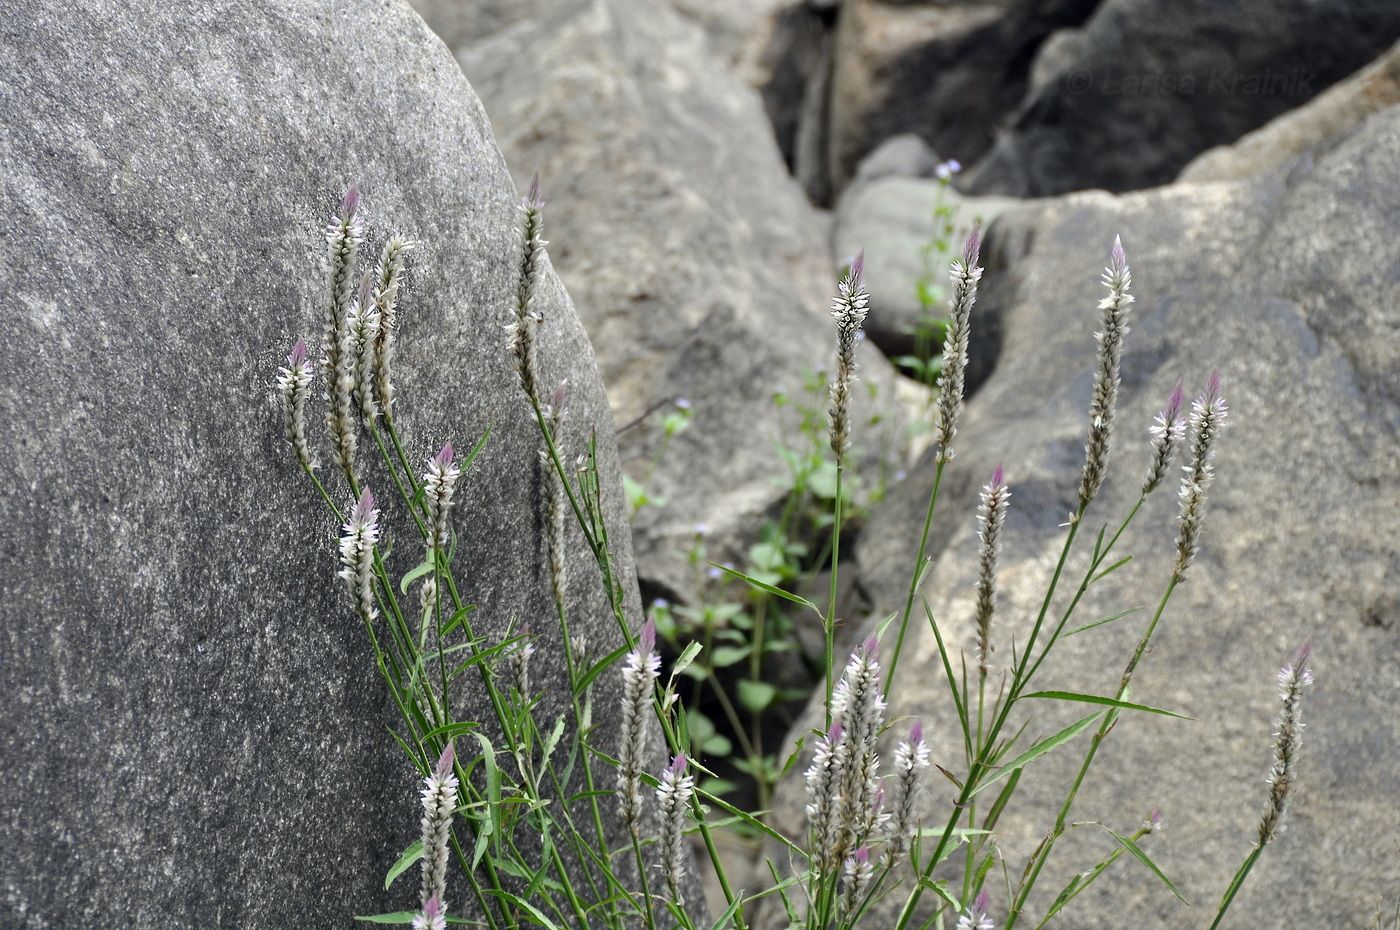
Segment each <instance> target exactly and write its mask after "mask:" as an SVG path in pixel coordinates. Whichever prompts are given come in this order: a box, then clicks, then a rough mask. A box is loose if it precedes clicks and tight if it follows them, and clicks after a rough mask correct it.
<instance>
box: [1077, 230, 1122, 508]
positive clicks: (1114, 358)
mask: <svg viewBox="0 0 1400 930" xmlns="http://www.w3.org/2000/svg"><path fill="white" fill-rule="evenodd" d="M1109 263H1110V264H1109V267H1107V268H1105V269H1104V271H1103V284H1104V286H1105V287H1107V288H1108V295H1107V296H1106V297H1104V298H1103V299H1102V300H1100V301H1099V310H1100V312H1101V314H1102V317H1101V321H1100V325H1101V326H1102V328H1101V329H1100V330H1099V331H1098V332H1096V333H1094V341H1095V342H1097V343H1098V346H1099V351H1098V367H1097V369H1096V370H1095V372H1094V389H1093V393H1092V395H1091V396H1090V399H1089V438H1088V439H1087V440H1086V441H1085V443H1084V471H1083V475H1082V477H1081V478H1080V482H1079V510H1080V511H1081V512H1082V511H1083V510H1084V509H1085V508H1086V507H1088V506H1089V502H1090V501H1092V500H1093V499H1094V496H1095V495H1097V494H1098V492H1099V488H1101V487H1102V486H1103V480H1104V477H1105V475H1106V474H1107V472H1108V447H1109V438H1110V437H1111V436H1112V433H1113V414H1114V412H1115V410H1116V408H1117V405H1118V384H1119V381H1120V379H1121V375H1122V366H1123V340H1124V339H1125V338H1126V337H1127V335H1128V313H1129V309H1130V308H1131V306H1132V303H1133V295H1132V294H1130V293H1128V288H1129V287H1130V286H1131V285H1132V280H1133V279H1132V274H1131V272H1130V271H1129V270H1128V257H1127V255H1126V254H1125V253H1124V252H1123V241H1122V240H1121V239H1119V238H1118V237H1114V240H1113V249H1112V252H1111V254H1110V256H1109Z"/></svg>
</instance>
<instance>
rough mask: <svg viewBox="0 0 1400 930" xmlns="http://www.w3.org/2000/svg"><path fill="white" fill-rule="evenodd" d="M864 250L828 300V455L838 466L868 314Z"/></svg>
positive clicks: (848, 428) (848, 430) (847, 439)
mask: <svg viewBox="0 0 1400 930" xmlns="http://www.w3.org/2000/svg"><path fill="white" fill-rule="evenodd" d="M864 279H865V250H863V249H862V250H861V251H860V252H859V253H857V254H856V257H855V258H854V259H853V260H852V261H851V267H850V268H849V269H848V270H847V271H846V273H845V274H843V275H842V276H841V280H840V281H839V282H837V285H836V296H834V297H832V298H831V317H832V319H834V320H835V321H836V377H835V378H834V379H833V380H832V382H831V387H830V392H829V393H830V395H831V406H830V408H829V410H828V421H829V423H828V431H829V433H830V437H831V451H832V452H833V453H835V455H836V458H837V461H838V462H839V461H840V460H841V459H842V458H843V457H844V456H845V455H846V451H847V449H849V448H850V444H851V441H850V435H851V422H850V400H851V382H852V381H854V380H855V376H856V345H857V344H858V343H859V342H860V339H859V338H858V337H859V336H860V328H861V327H862V326H863V325H865V317H866V314H867V313H869V312H870V294H869V293H868V292H867V291H866V289H865V280H864Z"/></svg>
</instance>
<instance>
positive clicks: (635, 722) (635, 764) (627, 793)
mask: <svg viewBox="0 0 1400 930" xmlns="http://www.w3.org/2000/svg"><path fill="white" fill-rule="evenodd" d="M660 675H661V656H659V655H657V652H656V622H655V621H654V620H652V619H651V618H650V617H648V618H647V621H646V623H644V624H642V632H641V634H640V635H639V636H638V637H637V645H636V648H634V649H633V650H632V651H631V652H629V653H627V659H626V661H625V662H624V663H623V665H622V747H621V749H620V751H619V752H618V760H619V765H618V769H617V781H618V788H619V790H620V792H621V794H622V819H623V823H625V824H627V827H628V829H630V830H631V831H632V832H633V834H637V833H639V831H640V829H641V814H642V812H641V804H642V769H643V767H644V765H645V762H646V743H647V728H646V720H647V716H648V712H649V711H650V709H651V697H652V691H653V689H654V687H655V682H656V679H657V678H658V677H660Z"/></svg>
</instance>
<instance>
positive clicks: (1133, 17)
mask: <svg viewBox="0 0 1400 930" xmlns="http://www.w3.org/2000/svg"><path fill="white" fill-rule="evenodd" d="M1397 37H1400V4H1396V3H1393V2H1391V0H1287V2H1283V3H1278V2H1275V0H1236V2H1231V3H1221V2H1218V0H1182V2H1178V3H1171V4H1167V5H1164V4H1161V3H1158V2H1157V0H1104V3H1103V4H1102V5H1101V6H1099V7H1098V9H1097V10H1096V11H1095V12H1094V14H1093V16H1092V17H1090V19H1089V20H1088V22H1087V23H1086V24H1085V25H1084V27H1083V30H1082V33H1080V34H1079V35H1077V36H1075V38H1074V39H1073V41H1070V42H1067V43H1063V44H1062V43H1058V42H1057V43H1053V44H1052V45H1050V46H1049V49H1051V51H1047V55H1053V61H1050V62H1046V63H1043V64H1040V65H1037V68H1036V79H1037V85H1036V86H1035V87H1034V88H1033V89H1032V90H1031V92H1030V93H1029V94H1028V95H1027V96H1026V98H1025V100H1024V101H1023V102H1022V104H1021V106H1020V109H1019V112H1018V113H1017V114H1016V116H1015V118H1014V119H1013V120H1011V122H1010V124H1009V125H1008V126H1007V127H1006V128H1004V129H1003V130H1002V131H1000V132H999V133H998V136H997V140H996V143H995V145H993V146H992V148H991V150H990V151H988V152H987V154H986V156H985V157H984V158H983V159H982V160H981V161H980V162H979V163H978V164H977V165H976V167H975V168H974V170H973V172H972V173H971V174H970V175H969V176H968V177H967V178H965V182H966V183H965V184H964V187H965V189H967V190H969V191H972V192H975V193H986V194H990V193H997V194H1012V195H1017V196H1038V195H1045V194H1058V193H1064V192H1066V191H1072V190H1080V189H1083V188H1090V187H1102V188H1106V189H1108V190H1112V191H1123V190H1132V189H1135V188H1142V187H1150V186H1152V185H1156V184H1165V183H1166V182H1168V181H1170V180H1172V179H1173V178H1174V177H1176V175H1177V174H1178V172H1180V170H1181V169H1182V167H1184V166H1185V165H1186V163H1187V162H1189V161H1190V160H1191V159H1192V158H1193V157H1195V156H1196V155H1198V154H1199V153H1201V152H1203V151H1205V150H1206V149H1208V148H1210V147H1212V146H1216V145H1222V144H1226V143H1230V142H1233V141H1234V140H1236V139H1238V138H1239V137H1240V136H1242V135H1243V134H1244V133H1246V132H1249V131H1250V130H1252V129H1255V128H1258V127H1259V126H1262V125H1263V124H1264V123H1266V122H1268V121H1269V120H1270V119H1273V118H1274V117H1275V116H1278V115H1279V114H1281V113H1283V112H1285V111H1287V110H1290V109H1293V108H1294V107H1297V106H1298V105H1300V104H1302V103H1303V102H1305V101H1307V100H1309V99H1311V98H1312V97H1313V96H1315V95H1316V94H1318V93H1320V92H1321V91H1323V90H1324V89H1326V88H1327V87H1328V86H1330V85H1331V84H1333V83H1335V82H1337V81H1338V80H1341V79H1342V78H1344V77H1346V76H1347V75H1349V74H1351V73H1352V72H1353V71H1356V70H1357V69H1358V68H1361V67H1363V66H1364V65H1366V64H1367V63H1368V62H1369V61H1371V60H1372V59H1373V58H1375V57H1376V56H1377V55H1379V54H1380V53H1381V52H1382V51H1384V50H1385V49H1386V47H1388V46H1389V45H1390V44H1391V43H1393V42H1394V41H1395V40H1396V39H1397ZM935 143H937V140H935ZM947 151H948V152H949V153H951V154H954V155H957V154H958V153H957V152H956V151H954V150H952V149H948V150H947ZM964 160H967V159H964Z"/></svg>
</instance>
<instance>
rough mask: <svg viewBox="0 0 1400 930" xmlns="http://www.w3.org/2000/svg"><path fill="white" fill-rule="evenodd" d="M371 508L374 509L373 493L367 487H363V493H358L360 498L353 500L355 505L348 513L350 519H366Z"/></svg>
mask: <svg viewBox="0 0 1400 930" xmlns="http://www.w3.org/2000/svg"><path fill="white" fill-rule="evenodd" d="M372 510H374V495H373V494H371V493H370V490H369V488H365V490H364V493H363V494H361V495H360V499H359V500H358V501H356V502H355V507H354V510H353V512H352V513H351V514H350V518H351V519H352V520H355V519H359V520H368V519H369V514H370V511H372Z"/></svg>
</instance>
